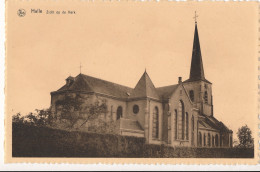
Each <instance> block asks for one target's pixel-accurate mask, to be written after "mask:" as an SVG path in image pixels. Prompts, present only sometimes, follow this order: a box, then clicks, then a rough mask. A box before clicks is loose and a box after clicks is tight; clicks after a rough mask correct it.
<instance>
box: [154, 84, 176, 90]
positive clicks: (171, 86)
mask: <svg viewBox="0 0 260 172" xmlns="http://www.w3.org/2000/svg"><path fill="white" fill-rule="evenodd" d="M177 85H179V84H173V85H167V86H162V87H155V88H156V89H157V88H166V87H172V86H177Z"/></svg>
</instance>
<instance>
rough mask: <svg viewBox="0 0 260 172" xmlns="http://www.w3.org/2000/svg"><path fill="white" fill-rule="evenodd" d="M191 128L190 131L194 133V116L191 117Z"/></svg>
mask: <svg viewBox="0 0 260 172" xmlns="http://www.w3.org/2000/svg"><path fill="white" fill-rule="evenodd" d="M191 125H192V126H191V128H192V131H194V127H195V122H194V116H193V115H192V117H191Z"/></svg>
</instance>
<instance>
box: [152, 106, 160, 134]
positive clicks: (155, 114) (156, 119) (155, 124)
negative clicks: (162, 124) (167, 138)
mask: <svg viewBox="0 0 260 172" xmlns="http://www.w3.org/2000/svg"><path fill="white" fill-rule="evenodd" d="M152 135H153V138H158V137H159V110H158V107H157V106H156V107H155V108H154V110H153V133H152Z"/></svg>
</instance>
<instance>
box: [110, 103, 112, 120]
mask: <svg viewBox="0 0 260 172" xmlns="http://www.w3.org/2000/svg"><path fill="white" fill-rule="evenodd" d="M110 113H111V114H110V115H111V120H113V105H112V106H111V111H110Z"/></svg>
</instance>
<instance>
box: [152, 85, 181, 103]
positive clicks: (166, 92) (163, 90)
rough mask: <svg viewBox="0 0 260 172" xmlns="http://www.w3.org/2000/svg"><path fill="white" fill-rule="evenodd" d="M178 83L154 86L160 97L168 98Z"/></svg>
mask: <svg viewBox="0 0 260 172" xmlns="http://www.w3.org/2000/svg"><path fill="white" fill-rule="evenodd" d="M178 86H179V84H175V85H169V86H165V87H158V88H156V90H157V92H158V93H159V95H160V97H161V98H162V99H166V98H170V97H171V95H172V94H173V92H175V90H176V89H177V88H178Z"/></svg>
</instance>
